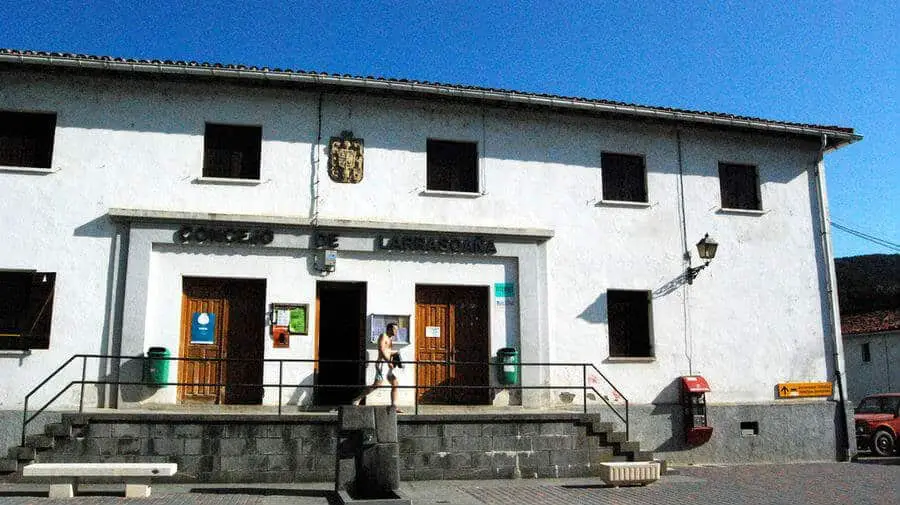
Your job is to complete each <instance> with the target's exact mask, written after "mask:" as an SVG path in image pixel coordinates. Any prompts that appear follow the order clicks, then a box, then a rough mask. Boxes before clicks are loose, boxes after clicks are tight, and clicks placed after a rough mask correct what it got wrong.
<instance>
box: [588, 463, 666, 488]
mask: <svg viewBox="0 0 900 505" xmlns="http://www.w3.org/2000/svg"><path fill="white" fill-rule="evenodd" d="M659 467H660V464H659V462H658V461H627V462H609V463H600V478H601V479H603V481H604V482H606V483H607V484H609V485H611V486H613V487H619V486H637V485H640V486H643V485H645V484H649V483H651V482H656V481H658V480H659Z"/></svg>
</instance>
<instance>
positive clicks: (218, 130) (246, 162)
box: [203, 123, 262, 179]
mask: <svg viewBox="0 0 900 505" xmlns="http://www.w3.org/2000/svg"><path fill="white" fill-rule="evenodd" d="M203 142H204V150H203V177H219V178H226V179H259V164H260V156H261V152H262V127H259V126H233V125H221V124H210V123H207V124H206V134H205V136H204V139H203Z"/></svg>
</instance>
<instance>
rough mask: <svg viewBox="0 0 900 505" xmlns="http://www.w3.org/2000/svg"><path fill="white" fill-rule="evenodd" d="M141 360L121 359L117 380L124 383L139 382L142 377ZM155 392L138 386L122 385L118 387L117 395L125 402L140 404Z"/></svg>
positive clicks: (153, 389)
mask: <svg viewBox="0 0 900 505" xmlns="http://www.w3.org/2000/svg"><path fill="white" fill-rule="evenodd" d="M144 361H145V360H143V359H140V358H138V359H123V360H122V365H121V368H120V369H119V380H121V381H124V382H139V381H140V380H141V379H142V378H143V376H144ZM155 392H156V388H152V387H147V386H140V385H122V386H120V387H119V395H120V396H121V397H122V400H123V401H126V402H142V401H144V400H147V399H148V398H150V397H151V396H153V394H154V393H155Z"/></svg>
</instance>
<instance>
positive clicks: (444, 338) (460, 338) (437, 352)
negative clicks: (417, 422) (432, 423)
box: [416, 286, 490, 405]
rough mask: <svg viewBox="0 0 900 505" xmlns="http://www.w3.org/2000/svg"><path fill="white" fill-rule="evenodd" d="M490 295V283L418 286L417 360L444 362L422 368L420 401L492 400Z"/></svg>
mask: <svg viewBox="0 0 900 505" xmlns="http://www.w3.org/2000/svg"><path fill="white" fill-rule="evenodd" d="M488 296H489V288H488V287H486V286H416V359H417V360H419V361H436V362H438V363H434V364H422V363H420V364H419V365H417V367H416V373H417V380H418V384H419V386H424V387H421V388H420V389H419V391H418V395H419V402H420V403H430V404H452V405H484V404H488V403H489V402H490V390H489V389H488V388H487V386H488V385H489V384H490V380H489V379H490V363H489V356H488V348H489V341H490V340H489V339H490V334H489V327H490V325H489V324H488V321H489V319H488V315H489V314H488ZM463 363H470V364H463ZM447 385H451V386H455V387H452V388H440V387H435V386H447ZM473 386H475V387H473Z"/></svg>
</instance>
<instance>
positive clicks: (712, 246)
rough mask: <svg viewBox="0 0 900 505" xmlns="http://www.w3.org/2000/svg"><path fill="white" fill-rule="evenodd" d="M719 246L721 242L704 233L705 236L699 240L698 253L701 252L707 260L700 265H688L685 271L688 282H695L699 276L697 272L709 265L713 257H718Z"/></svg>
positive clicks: (703, 258) (701, 255)
mask: <svg viewBox="0 0 900 505" xmlns="http://www.w3.org/2000/svg"><path fill="white" fill-rule="evenodd" d="M718 248H719V243H718V242H716V241H715V240H713V238H712V237H710V236H709V233H707V234H706V235H703V238H702V239H700V242H697V253H698V254H700V259H702V260H706V262H705V263H704V264H702V265H700V266H699V267H688V269H687V271H686V272H685V277H687V281H688V284H693V283H694V278H696V277H697V274H699V273H700V270H703V269H704V268H706V267H707V265H709V262H710V261H712V259H713V258H715V257H716V249H718Z"/></svg>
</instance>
